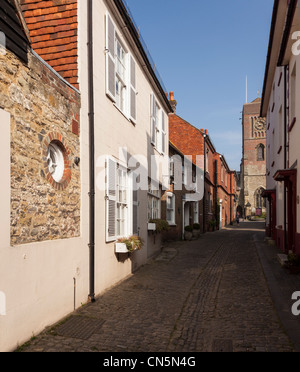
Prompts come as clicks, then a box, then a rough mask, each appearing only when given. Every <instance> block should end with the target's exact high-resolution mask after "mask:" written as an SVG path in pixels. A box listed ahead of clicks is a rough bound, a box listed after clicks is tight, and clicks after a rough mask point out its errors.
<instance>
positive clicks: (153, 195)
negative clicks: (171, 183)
mask: <svg viewBox="0 0 300 372" xmlns="http://www.w3.org/2000/svg"><path fill="white" fill-rule="evenodd" d="M147 202H148V204H147V215H148V221H150V220H155V219H160V218H161V190H160V187H159V189H158V190H154V189H153V188H152V183H151V181H149V185H148V195H147ZM154 202H157V204H156V206H154V204H155V203H154ZM155 212H157V213H155Z"/></svg>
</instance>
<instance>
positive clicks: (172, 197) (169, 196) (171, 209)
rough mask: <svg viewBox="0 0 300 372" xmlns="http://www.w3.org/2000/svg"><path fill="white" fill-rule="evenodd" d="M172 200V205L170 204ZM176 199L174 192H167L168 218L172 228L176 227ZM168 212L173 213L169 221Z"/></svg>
mask: <svg viewBox="0 0 300 372" xmlns="http://www.w3.org/2000/svg"><path fill="white" fill-rule="evenodd" d="M169 200H170V204H169ZM175 211H176V197H175V194H173V193H172V192H167V198H166V217H167V221H168V223H169V225H170V226H176V212H175ZM168 212H171V217H172V218H171V219H168Z"/></svg>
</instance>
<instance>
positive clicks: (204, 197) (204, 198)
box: [202, 134, 207, 234]
mask: <svg viewBox="0 0 300 372" xmlns="http://www.w3.org/2000/svg"><path fill="white" fill-rule="evenodd" d="M206 136H207V135H206V134H204V178H203V182H204V193H203V195H204V196H203V219H202V221H203V234H204V233H205V200H206V194H205V177H206Z"/></svg>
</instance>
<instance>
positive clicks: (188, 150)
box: [169, 114, 204, 162]
mask: <svg viewBox="0 0 300 372" xmlns="http://www.w3.org/2000/svg"><path fill="white" fill-rule="evenodd" d="M169 133H170V134H169V136H170V141H171V142H172V143H173V144H174V145H175V146H176V147H177V148H178V149H179V150H180V151H181V152H183V153H184V154H185V155H192V156H193V162H196V155H204V137H203V135H202V134H201V133H200V131H199V130H198V129H196V128H195V127H193V126H192V125H191V124H189V123H187V122H186V121H185V120H183V119H182V118H180V117H179V116H177V115H175V114H171V115H169Z"/></svg>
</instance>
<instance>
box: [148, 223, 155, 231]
mask: <svg viewBox="0 0 300 372" xmlns="http://www.w3.org/2000/svg"><path fill="white" fill-rule="evenodd" d="M155 230H156V223H148V231H155Z"/></svg>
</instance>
